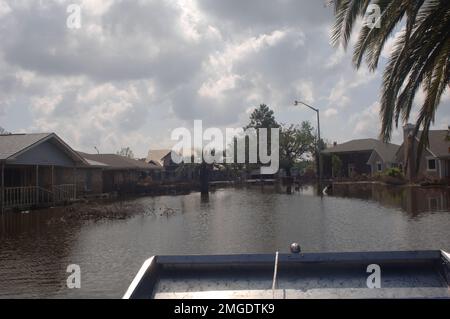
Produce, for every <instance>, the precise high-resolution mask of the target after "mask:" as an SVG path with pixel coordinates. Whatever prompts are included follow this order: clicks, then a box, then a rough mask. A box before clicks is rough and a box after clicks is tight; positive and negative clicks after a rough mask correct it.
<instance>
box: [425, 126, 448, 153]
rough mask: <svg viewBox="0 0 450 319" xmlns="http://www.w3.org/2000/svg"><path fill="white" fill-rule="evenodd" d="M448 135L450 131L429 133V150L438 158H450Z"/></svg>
mask: <svg viewBox="0 0 450 319" xmlns="http://www.w3.org/2000/svg"><path fill="white" fill-rule="evenodd" d="M448 134H449V131H448V130H433V131H429V132H428V141H429V143H430V145H429V147H428V149H429V150H430V151H431V152H432V153H433V155H435V156H436V157H449V156H450V139H447V138H448V136H449V135H448Z"/></svg>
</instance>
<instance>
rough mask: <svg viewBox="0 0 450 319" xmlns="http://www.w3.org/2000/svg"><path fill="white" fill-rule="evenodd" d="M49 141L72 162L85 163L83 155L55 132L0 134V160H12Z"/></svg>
mask: <svg viewBox="0 0 450 319" xmlns="http://www.w3.org/2000/svg"><path fill="white" fill-rule="evenodd" d="M46 141H50V142H52V143H54V144H55V145H56V146H57V147H59V148H60V149H61V150H62V151H63V152H64V153H66V154H67V155H68V156H69V157H70V158H71V159H72V160H73V161H74V162H81V163H82V164H87V162H86V161H85V160H84V158H83V157H81V156H80V155H79V154H78V153H77V152H75V151H74V150H73V149H72V148H71V147H70V146H69V145H67V144H66V143H65V142H64V141H63V140H62V139H61V138H59V136H58V135H56V134H55V133H32V134H8V135H0V160H4V161H7V160H14V158H15V157H17V156H19V155H20V154H23V153H25V152H26V151H28V150H30V149H32V148H33V147H35V146H37V145H39V144H41V143H44V142H46Z"/></svg>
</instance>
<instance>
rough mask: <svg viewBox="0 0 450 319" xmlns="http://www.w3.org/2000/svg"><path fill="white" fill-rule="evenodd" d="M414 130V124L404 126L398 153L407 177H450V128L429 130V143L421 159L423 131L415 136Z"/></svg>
mask: <svg viewBox="0 0 450 319" xmlns="http://www.w3.org/2000/svg"><path fill="white" fill-rule="evenodd" d="M414 130H415V126H414V125H413V124H406V125H405V126H404V127H403V143H402V145H401V146H400V148H399V150H398V151H397V153H396V161H397V162H398V163H400V165H401V166H402V168H403V171H404V173H405V176H406V178H407V179H408V180H410V181H416V180H420V179H423V178H425V177H431V178H435V179H450V128H449V129H448V130H431V131H429V132H428V141H429V145H428V147H426V148H425V149H424V150H423V153H422V155H421V156H420V158H419V161H418V157H417V151H418V146H419V141H420V136H421V134H422V131H419V132H418V134H417V136H414ZM417 164H418V165H419V166H417Z"/></svg>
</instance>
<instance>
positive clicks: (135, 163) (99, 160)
mask: <svg viewBox="0 0 450 319" xmlns="http://www.w3.org/2000/svg"><path fill="white" fill-rule="evenodd" d="M78 153H79V154H80V155H81V156H83V157H84V158H85V159H86V160H88V161H91V163H93V164H94V165H98V164H100V165H104V166H106V168H107V169H141V170H148V169H159V167H158V166H156V165H152V164H148V163H146V162H143V161H139V160H135V159H132V158H128V157H125V156H121V155H117V154H87V153H83V152H78Z"/></svg>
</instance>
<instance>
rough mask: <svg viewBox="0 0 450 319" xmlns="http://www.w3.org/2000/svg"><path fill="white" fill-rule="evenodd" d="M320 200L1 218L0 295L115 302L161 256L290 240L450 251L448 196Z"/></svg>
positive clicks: (151, 204) (174, 201)
mask: <svg viewBox="0 0 450 319" xmlns="http://www.w3.org/2000/svg"><path fill="white" fill-rule="evenodd" d="M316 193H317V192H316V191H315V190H314V188H313V187H309V186H308V187H304V188H301V189H298V190H295V191H294V192H293V193H292V194H291V195H287V194H285V192H284V190H281V191H280V189H275V188H274V187H272V186H265V187H264V188H261V187H257V186H256V187H252V188H241V189H234V188H225V189H218V190H216V191H215V192H212V193H211V194H210V196H209V198H208V199H204V198H203V199H202V198H201V197H200V194H198V193H192V194H189V195H181V196H159V197H142V198H138V199H133V200H129V201H126V202H121V203H120V204H113V205H116V207H113V208H111V206H108V207H109V208H108V207H107V208H105V209H104V212H103V213H101V214H103V215H104V216H102V218H96V217H95V213H94V212H93V211H92V210H91V211H89V209H87V208H86V206H81V207H82V208H80V210H82V211H77V208H70V209H68V210H67V209H48V210H41V211H32V212H29V213H26V214H25V213H7V214H4V215H2V216H0V242H1V245H0V298H20V297H25V298H77V297H85V298H120V297H121V296H122V295H123V293H124V292H125V291H126V288H127V287H128V285H129V284H130V282H131V281H132V279H133V277H134V275H135V274H136V272H137V271H138V269H139V267H140V266H141V264H142V262H143V261H144V260H145V259H147V258H148V257H150V256H152V255H158V254H166V255H169V254H228V253H273V252H275V251H276V250H279V251H281V252H287V251H288V248H289V244H290V243H291V242H294V241H296V242H299V243H300V244H301V246H302V249H303V251H305V252H327V251H369V250H415V249H445V250H450V231H449V230H450V208H449V201H450V191H449V190H448V189H421V188H406V187H404V188H399V187H386V186H380V185H341V186H339V187H335V189H334V191H333V194H332V195H329V196H318V195H317V194H316ZM130 207H131V209H130ZM117 210H123V211H124V212H123V213H119V214H116V211H117ZM130 210H131V211H130ZM85 211H88V212H85ZM70 264H77V265H79V266H80V267H81V288H80V289H68V288H67V286H66V279H67V276H68V275H69V273H67V272H66V269H67V266H68V265H70Z"/></svg>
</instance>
